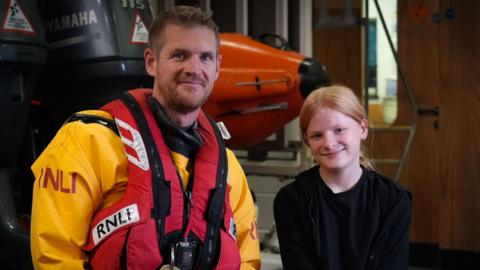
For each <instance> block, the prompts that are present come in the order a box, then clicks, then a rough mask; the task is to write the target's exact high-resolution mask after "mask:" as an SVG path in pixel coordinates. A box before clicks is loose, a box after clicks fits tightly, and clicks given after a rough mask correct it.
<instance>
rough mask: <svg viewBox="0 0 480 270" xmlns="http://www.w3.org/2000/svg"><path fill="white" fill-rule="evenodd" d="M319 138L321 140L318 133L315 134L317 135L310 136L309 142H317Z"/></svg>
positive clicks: (320, 135)
mask: <svg viewBox="0 0 480 270" xmlns="http://www.w3.org/2000/svg"><path fill="white" fill-rule="evenodd" d="M320 138H322V134H318V133H317V134H312V135H310V139H311V140H318V139H320Z"/></svg>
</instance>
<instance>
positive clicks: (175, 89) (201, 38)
mask: <svg viewBox="0 0 480 270" xmlns="http://www.w3.org/2000/svg"><path fill="white" fill-rule="evenodd" d="M161 39H162V40H163V42H162V43H163V46H162V47H161V48H159V49H158V50H157V51H153V50H151V49H147V50H146V51H145V62H146V69H147V72H148V74H150V75H151V76H154V77H155V85H154V96H155V97H156V98H157V99H159V102H160V104H161V105H162V106H164V107H167V108H168V109H170V110H172V111H174V112H178V113H180V114H187V113H190V112H194V111H196V110H198V109H199V108H200V107H201V106H202V105H203V104H204V103H205V101H206V100H207V98H208V97H209V96H210V93H211V92H212V89H213V84H214V82H215V80H216V79H217V78H218V74H219V70H220V61H221V56H219V55H217V48H216V38H215V33H214V32H213V31H212V30H211V29H209V28H207V27H205V26H180V25H175V24H168V25H167V26H166V27H165V30H164V33H163V36H162V38H161ZM157 42H158V41H157ZM155 92H156V93H155Z"/></svg>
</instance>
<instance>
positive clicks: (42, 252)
mask: <svg viewBox="0 0 480 270" xmlns="http://www.w3.org/2000/svg"><path fill="white" fill-rule="evenodd" d="M81 113H82V114H90V115H97V116H101V117H104V118H108V119H112V117H111V115H110V114H108V113H107V112H104V111H99V110H95V111H92V110H91V111H84V112H81ZM171 154H172V158H173V160H174V162H175V165H176V166H177V169H178V171H179V173H180V175H181V177H182V180H183V181H184V184H185V185H184V186H186V182H187V181H188V171H187V170H186V169H185V168H186V166H187V163H188V159H187V158H186V157H185V156H183V155H181V154H178V153H174V152H172V153H171ZM227 158H228V178H227V181H228V186H229V189H230V193H229V195H230V207H231V209H232V211H233V216H234V220H235V225H236V229H237V246H238V249H239V252H240V257H241V269H259V268H260V250H259V238H258V232H257V224H256V213H255V207H254V204H253V200H252V197H251V194H250V190H249V188H248V183H247V179H246V177H245V174H244V172H243V170H242V168H241V167H240V164H239V162H238V160H237V159H236V157H235V155H234V153H233V152H232V151H231V150H228V149H227ZM127 165H128V161H127V158H126V156H125V152H124V146H123V143H122V142H121V140H120V137H119V136H118V135H116V134H115V133H114V132H113V131H112V130H110V129H109V128H106V127H105V126H103V125H101V124H97V123H90V124H85V123H82V122H80V121H74V122H70V123H67V124H65V125H64V126H63V127H62V128H61V129H60V130H59V131H58V133H57V134H56V136H55V138H54V139H53V140H52V141H51V142H50V144H49V145H48V146H47V148H46V149H45V150H44V151H43V153H42V154H41V155H40V157H39V158H38V159H37V160H36V161H35V163H34V164H33V165H32V171H33V173H34V175H35V183H34V188H33V204H32V223H31V232H30V237H31V251H32V259H33V264H34V266H35V268H36V269H83V268H84V265H85V263H86V262H88V255H87V254H86V253H84V252H83V250H82V248H83V247H84V246H85V245H86V243H87V241H88V232H89V229H90V223H91V221H92V217H93V215H94V213H95V212H96V211H98V210H101V209H104V208H106V207H108V206H110V205H112V204H113V203H114V202H116V201H117V200H119V199H120V197H121V196H122V194H123V192H124V190H125V188H126V184H127V180H128V179H127V177H128V172H127Z"/></svg>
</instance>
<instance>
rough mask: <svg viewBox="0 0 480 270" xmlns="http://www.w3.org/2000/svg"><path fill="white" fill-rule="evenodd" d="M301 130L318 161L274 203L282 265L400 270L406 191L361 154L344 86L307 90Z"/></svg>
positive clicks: (353, 103) (364, 125) (358, 128)
mask: <svg viewBox="0 0 480 270" xmlns="http://www.w3.org/2000/svg"><path fill="white" fill-rule="evenodd" d="M300 129H301V132H302V136H303V139H304V141H305V143H306V144H307V145H308V146H309V147H310V149H311V151H312V155H313V158H314V159H315V162H316V163H317V165H316V166H314V167H313V168H311V169H308V170H306V171H304V172H302V173H300V174H299V175H298V176H297V177H296V179H295V181H294V182H293V183H291V184H289V185H287V186H285V187H283V188H282V189H281V190H280V191H279V192H278V194H277V196H276V198H275V202H274V215H275V222H276V226H277V230H278V231H277V233H278V240H279V243H280V253H281V257H282V263H283V267H284V269H331V270H340V269H352V270H360V269H388V270H390V269H407V268H408V244H409V241H408V240H409V234H408V232H409V224H410V211H411V198H410V193H409V192H408V191H406V190H405V189H403V188H402V187H400V185H398V184H397V183H395V182H393V181H392V180H390V179H388V178H387V177H385V176H382V175H380V174H378V173H377V172H375V171H373V170H372V166H371V163H370V161H369V160H368V159H367V158H366V157H365V156H364V154H363V153H362V149H361V148H362V147H361V143H362V141H363V140H365V139H366V138H367V135H368V121H367V117H366V114H365V111H364V109H363V107H362V105H361V104H360V102H359V100H358V98H357V97H356V96H355V94H354V93H353V92H352V91H351V90H350V89H348V88H347V87H344V86H339V85H335V86H329V87H323V88H320V89H317V90H315V91H314V92H312V93H311V94H310V95H309V96H308V97H307V99H306V100H305V103H304V104H303V107H302V109H301V112H300Z"/></svg>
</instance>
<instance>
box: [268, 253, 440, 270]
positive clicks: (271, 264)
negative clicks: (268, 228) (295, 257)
mask: <svg viewBox="0 0 480 270" xmlns="http://www.w3.org/2000/svg"><path fill="white" fill-rule="evenodd" d="M261 258H262V267H261V268H260V270H282V269H283V268H282V261H281V259H280V255H279V254H274V253H266V252H262V253H261ZM408 270H435V269H432V268H421V267H409V268H408Z"/></svg>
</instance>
